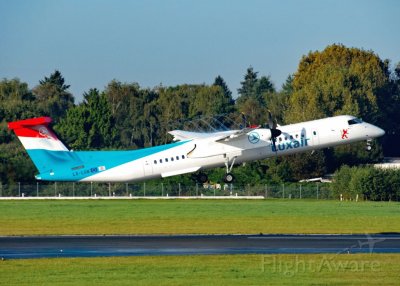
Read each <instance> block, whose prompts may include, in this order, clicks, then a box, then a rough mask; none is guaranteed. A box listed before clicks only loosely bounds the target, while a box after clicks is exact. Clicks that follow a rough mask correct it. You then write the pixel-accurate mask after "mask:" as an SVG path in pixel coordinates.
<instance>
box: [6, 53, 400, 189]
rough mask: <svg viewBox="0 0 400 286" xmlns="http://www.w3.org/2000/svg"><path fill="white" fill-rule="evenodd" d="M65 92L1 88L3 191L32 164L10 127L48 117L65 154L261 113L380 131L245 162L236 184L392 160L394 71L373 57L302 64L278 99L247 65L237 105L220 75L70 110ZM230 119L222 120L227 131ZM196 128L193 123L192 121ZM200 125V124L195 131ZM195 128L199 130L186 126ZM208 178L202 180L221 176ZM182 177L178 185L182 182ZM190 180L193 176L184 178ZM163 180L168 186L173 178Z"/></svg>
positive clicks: (105, 95) (261, 117) (88, 100)
mask: <svg viewBox="0 0 400 286" xmlns="http://www.w3.org/2000/svg"><path fill="white" fill-rule="evenodd" d="M68 89H69V85H68V84H66V81H65V79H64V78H63V76H62V75H61V73H60V72H59V71H55V72H54V73H52V74H51V75H50V76H48V77H45V78H44V79H43V80H41V81H40V82H39V84H38V85H37V86H35V87H33V88H32V89H30V88H29V87H28V85H27V84H26V83H23V82H21V81H20V80H19V79H12V80H9V79H3V80H2V81H0V102H1V104H0V180H1V182H2V183H3V184H8V183H13V182H18V181H21V182H32V181H33V180H34V179H33V178H34V177H33V174H34V173H35V171H34V166H33V164H32V163H31V161H30V160H29V159H28V157H27V155H26V153H25V152H24V151H23V148H22V146H21V145H20V143H19V142H18V141H17V139H16V137H15V136H14V135H12V134H11V132H9V131H8V130H7V125H6V123H7V122H10V121H13V120H19V119H25V118H29V117H37V116H44V115H47V116H51V117H52V118H53V120H54V123H55V126H54V128H55V130H56V131H57V132H58V133H59V135H60V137H61V138H63V139H64V140H65V141H66V143H67V144H68V145H69V147H71V148H72V149H81V150H89V149H135V148H142V147H146V146H155V145H158V144H164V143H167V142H170V140H171V137H169V135H168V134H167V131H169V130H173V129H177V128H181V127H182V126H183V125H184V124H186V123H187V122H189V121H190V120H193V119H198V118H204V117H212V116H215V115H217V114H225V115H226V118H230V120H234V121H236V123H243V115H242V114H244V115H245V116H246V124H265V123H268V112H267V111H268V110H269V111H271V113H272V114H273V116H274V117H275V118H276V119H277V121H278V123H279V124H286V123H291V122H298V121H303V120H310V119H317V118H323V117H326V116H332V115H338V114H351V115H355V116H359V117H362V118H364V119H365V120H367V121H369V122H371V123H373V124H376V125H378V126H380V127H382V128H383V129H385V130H386V132H387V135H386V136H384V138H383V139H380V141H374V142H373V149H372V151H370V152H367V151H366V150H365V143H359V144H353V145H348V146H341V147H338V148H331V149H327V150H323V151H316V152H313V153H307V154H297V155H293V156H288V157H283V158H276V159H271V160H266V161H260V162H254V163H251V164H247V165H246V166H245V167H238V169H235V170H236V173H237V179H238V183H239V184H248V183H250V184H257V183H266V182H281V181H296V180H300V179H303V178H310V177H315V176H321V175H322V174H324V173H326V172H334V171H335V170H336V169H337V168H339V167H340V166H341V165H343V164H348V165H350V166H354V165H357V164H360V163H362V164H365V163H371V162H376V161H379V160H380V159H381V158H382V156H383V155H384V154H385V155H392V156H393V155H399V151H398V148H396V142H398V141H399V140H400V125H399V124H398V122H400V113H399V112H398V110H399V107H400V66H397V67H396V68H395V69H394V70H393V71H391V70H390V67H389V62H388V60H381V59H380V58H379V57H378V56H377V55H376V54H375V53H373V52H372V51H365V50H362V49H357V48H347V47H345V46H343V45H331V46H328V47H327V48H326V49H325V50H323V51H316V52H310V53H309V54H308V55H306V56H304V57H303V58H302V59H301V61H300V63H299V67H298V69H297V71H296V72H295V73H294V74H293V75H290V76H288V78H287V81H286V82H285V84H284V85H283V86H282V88H281V90H279V91H277V89H276V87H275V86H274V84H273V82H272V81H271V79H270V77H269V76H264V75H262V76H259V74H258V72H257V71H254V69H253V68H252V67H249V68H248V69H247V71H246V73H245V74H244V77H243V81H242V82H241V87H240V88H239V89H238V98H237V99H236V100H234V99H233V97H232V92H231V90H230V89H229V87H228V86H227V84H226V82H225V81H224V79H223V78H222V77H221V76H217V77H216V78H215V80H214V82H213V83H212V84H211V85H207V84H200V85H193V84H182V85H178V86H168V87H165V86H157V87H154V88H152V89H149V88H141V87H140V85H139V84H137V83H135V82H131V83H122V82H119V81H118V80H113V81H111V82H110V83H109V84H108V85H107V86H106V88H105V89H104V90H103V91H99V90H96V89H90V90H89V91H87V92H86V93H85V94H84V95H83V97H84V99H83V101H82V102H80V103H78V104H74V97H73V96H72V94H71V93H70V92H69V91H68ZM230 120H226V121H224V123H225V124H227V125H228V126H229V125H230ZM199 122H201V120H198V121H197V123H199ZM200 125H201V124H200ZM192 127H198V125H197V126H192ZM220 173H221V172H220V170H213V171H210V172H209V177H210V178H214V177H216V176H217V175H218V176H219V175H220ZM180 179H182V178H180ZM184 179H185V180H189V179H190V176H184ZM169 180H175V179H174V178H171V179H169Z"/></svg>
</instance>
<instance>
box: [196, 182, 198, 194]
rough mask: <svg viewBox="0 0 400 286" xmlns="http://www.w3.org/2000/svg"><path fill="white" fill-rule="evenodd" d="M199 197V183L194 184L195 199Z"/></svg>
mask: <svg viewBox="0 0 400 286" xmlns="http://www.w3.org/2000/svg"><path fill="white" fill-rule="evenodd" d="M198 196H199V183H196V197H198Z"/></svg>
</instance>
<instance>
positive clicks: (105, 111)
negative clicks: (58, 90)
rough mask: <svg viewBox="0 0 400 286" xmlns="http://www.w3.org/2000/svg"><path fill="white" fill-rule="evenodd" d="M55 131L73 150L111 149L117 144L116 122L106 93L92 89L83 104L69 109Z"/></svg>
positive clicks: (85, 95) (86, 94) (85, 96)
mask: <svg viewBox="0 0 400 286" xmlns="http://www.w3.org/2000/svg"><path fill="white" fill-rule="evenodd" d="M55 130H56V131H57V132H59V133H60V134H61V135H62V137H63V138H65V139H66V140H67V141H66V143H67V144H68V145H70V147H71V148H73V149H78V150H88V149H103V148H111V147H113V145H114V142H115V129H114V120H113V117H112V114H111V108H110V104H109V103H108V100H107V97H106V95H105V94H104V93H102V94H100V93H99V91H98V90H97V89H90V90H89V92H87V93H84V100H83V102H82V103H81V104H79V105H77V106H75V107H73V108H71V109H69V110H68V111H67V114H66V117H64V118H62V119H61V120H60V122H59V124H58V125H56V126H55Z"/></svg>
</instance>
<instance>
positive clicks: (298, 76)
mask: <svg viewBox="0 0 400 286" xmlns="http://www.w3.org/2000/svg"><path fill="white" fill-rule="evenodd" d="M388 83H389V72H388V66H387V63H385V62H383V61H382V60H381V59H380V58H379V57H378V56H377V55H375V54H374V53H373V52H371V51H364V50H361V49H356V48H347V47H345V46H343V45H331V46H328V47H327V48H326V49H325V50H324V51H322V52H318V51H317V52H310V53H309V54H308V55H307V56H304V57H303V58H302V59H301V61H300V64H299V67H298V70H297V72H296V73H295V74H294V78H293V81H292V87H293V92H292V94H291V96H290V98H289V106H288V108H287V110H286V112H285V114H284V118H285V121H286V123H294V122H299V121H306V120H312V119H318V118H323V117H328V116H335V115H340V114H350V115H354V116H357V117H362V118H363V119H365V120H366V121H368V122H371V123H373V124H377V125H378V126H379V125H380V124H379V122H380V120H382V118H383V117H384V115H383V113H382V108H381V106H382V105H381V104H380V102H382V101H383V99H384V98H385V97H387V94H386V93H385V92H384V91H385V90H386V89H387V86H388ZM375 146H376V147H377V148H376V149H375V151H380V150H381V148H380V146H379V144H375ZM325 152H326V153H327V152H330V151H329V150H328V151H325ZM349 154H351V156H349ZM381 156H382V155H381V152H367V151H366V150H365V145H364V146H362V144H361V143H359V144H354V145H351V146H341V147H337V148H335V149H334V151H333V153H332V156H329V157H328V158H327V159H328V160H327V164H328V169H329V170H332V169H334V168H335V167H336V166H337V165H339V166H340V165H341V164H343V163H347V164H355V163H360V162H364V163H365V162H368V161H371V160H372V161H374V160H375V161H376V160H378V159H379V158H380V157H381ZM349 157H352V160H351V162H349V161H348V158H349ZM341 159H344V160H341Z"/></svg>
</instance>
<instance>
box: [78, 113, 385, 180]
mask: <svg viewBox="0 0 400 286" xmlns="http://www.w3.org/2000/svg"><path fill="white" fill-rule="evenodd" d="M278 128H279V130H281V131H282V134H281V135H280V136H279V137H277V139H276V150H275V148H274V146H273V144H272V141H271V135H270V134H271V132H270V130H269V129H264V128H257V129H254V130H252V131H250V132H248V133H246V134H244V135H243V136H240V137H237V138H228V139H227V140H222V141H221V140H219V141H218V140H215V138H216V137H221V135H224V134H228V135H229V134H230V132H232V131H223V132H216V133H207V134H203V135H202V136H197V137H196V136H195V137H194V138H193V139H187V140H183V142H182V144H180V145H178V146H175V147H172V148H169V149H167V150H164V151H157V152H154V153H151V154H150V155H147V156H144V157H142V158H140V159H137V160H133V161H130V162H128V163H124V164H121V165H119V166H116V167H112V168H107V162H104V168H105V171H103V172H100V173H97V174H94V175H92V176H88V177H86V178H84V179H82V180H81V181H88V182H96V181H103V182H104V181H105V182H117V181H123V182H126V181H141V180H147V179H151V178H161V177H169V176H175V175H180V174H186V173H193V172H197V171H200V170H204V169H209V168H214V167H222V166H227V165H228V166H229V165H231V164H233V163H235V164H238V163H243V162H248V161H253V160H261V159H265V158H269V157H272V156H283V155H289V154H294V153H300V152H307V151H311V150H316V149H321V148H326V147H332V146H337V145H342V144H348V143H353V142H358V141H362V140H368V139H372V138H376V137H379V136H382V135H383V134H384V131H383V130H382V129H380V128H378V127H376V126H374V125H372V124H369V123H366V122H361V121H357V119H356V118H355V117H353V116H347V115H344V116H337V117H330V118H325V119H320V120H314V121H308V122H302V123H298V124H292V125H286V126H279V127H278ZM193 134H195V133H193Z"/></svg>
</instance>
